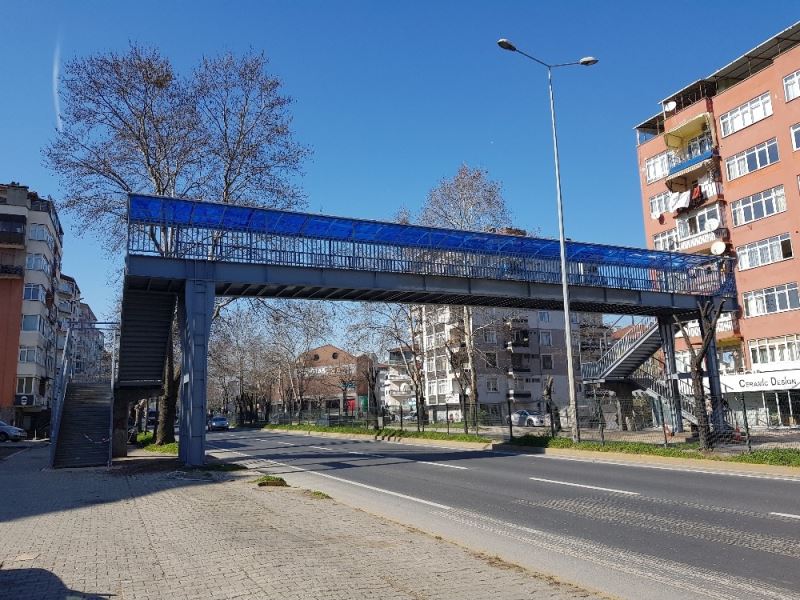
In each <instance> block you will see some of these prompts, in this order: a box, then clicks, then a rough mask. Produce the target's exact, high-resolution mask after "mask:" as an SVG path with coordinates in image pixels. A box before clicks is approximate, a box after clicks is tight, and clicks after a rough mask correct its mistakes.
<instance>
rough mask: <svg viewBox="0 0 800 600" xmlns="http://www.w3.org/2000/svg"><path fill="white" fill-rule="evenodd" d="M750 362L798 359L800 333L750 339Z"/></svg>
mask: <svg viewBox="0 0 800 600" xmlns="http://www.w3.org/2000/svg"><path fill="white" fill-rule="evenodd" d="M747 345H748V346H749V348H750V362H751V363H752V365H753V366H756V365H766V364H770V363H782V362H789V361H796V360H800V352H798V348H799V347H800V335H797V334H792V335H783V336H780V337H775V338H765V339H760V340H750V341H749V342H748V343H747Z"/></svg>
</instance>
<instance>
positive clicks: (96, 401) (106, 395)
mask: <svg viewBox="0 0 800 600" xmlns="http://www.w3.org/2000/svg"><path fill="white" fill-rule="evenodd" d="M112 404H113V392H112V389H111V381H110V380H109V381H102V382H97V383H76V382H69V383H68V385H67V393H66V396H65V397H64V400H63V405H62V408H61V415H60V423H59V428H58V437H57V438H56V439H55V440H54V444H53V446H54V455H53V467H54V468H57V469H58V468H64V467H98V466H109V465H110V464H111V406H112Z"/></svg>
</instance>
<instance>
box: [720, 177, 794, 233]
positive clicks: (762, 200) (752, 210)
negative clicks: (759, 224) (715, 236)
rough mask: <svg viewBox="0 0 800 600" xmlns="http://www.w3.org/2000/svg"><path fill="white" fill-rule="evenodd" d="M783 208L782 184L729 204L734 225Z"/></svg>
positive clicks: (781, 210) (784, 204) (783, 194)
mask: <svg viewBox="0 0 800 600" xmlns="http://www.w3.org/2000/svg"><path fill="white" fill-rule="evenodd" d="M785 210H786V194H785V193H784V190H783V186H782V185H778V186H775V187H774V188H770V189H768V190H766V191H763V192H759V193H758V194H753V195H752V196H747V197H746V198H742V199H741V200H737V201H736V202H734V203H733V204H731V214H732V215H733V225H734V227H738V226H739V225H744V224H746V223H751V222H753V221H758V220H759V219H763V218H764V217H769V216H770V215H774V214H776V213H782V212H783V211H785Z"/></svg>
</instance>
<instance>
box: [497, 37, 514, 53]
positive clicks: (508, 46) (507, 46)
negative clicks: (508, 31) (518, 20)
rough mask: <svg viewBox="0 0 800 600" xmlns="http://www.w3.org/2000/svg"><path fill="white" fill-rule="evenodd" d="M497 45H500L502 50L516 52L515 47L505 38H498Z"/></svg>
mask: <svg viewBox="0 0 800 600" xmlns="http://www.w3.org/2000/svg"><path fill="white" fill-rule="evenodd" d="M497 45H498V46H500V47H501V48H502V49H503V50H508V51H510V52H516V51H517V47H516V46H515V45H514V44H512V43H511V42H509V41H508V40H507V39H506V38H500V39H499V40H497Z"/></svg>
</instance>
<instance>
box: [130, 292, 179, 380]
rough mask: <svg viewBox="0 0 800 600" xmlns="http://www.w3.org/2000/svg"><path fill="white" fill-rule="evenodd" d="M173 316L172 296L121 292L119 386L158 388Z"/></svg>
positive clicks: (169, 294) (173, 304)
mask: <svg viewBox="0 0 800 600" xmlns="http://www.w3.org/2000/svg"><path fill="white" fill-rule="evenodd" d="M174 313H175V294H172V293H156V292H152V291H150V292H148V291H139V290H132V289H125V290H124V292H123V296H122V328H121V331H120V341H119V376H118V384H119V385H120V386H123V387H125V386H127V387H141V388H147V387H159V386H160V385H161V381H162V378H163V376H164V361H165V359H166V352H167V343H168V342H169V331H170V327H171V326H172V319H173V316H174Z"/></svg>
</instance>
